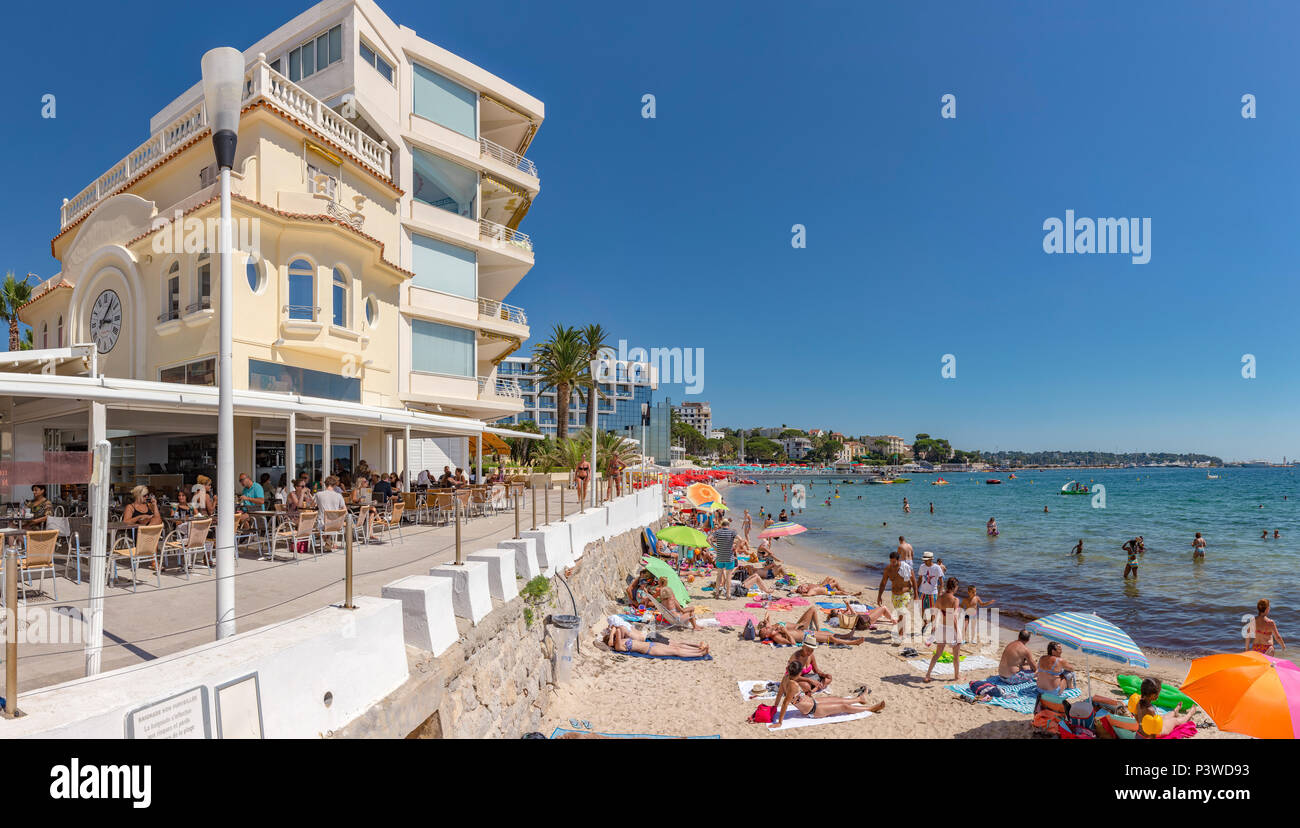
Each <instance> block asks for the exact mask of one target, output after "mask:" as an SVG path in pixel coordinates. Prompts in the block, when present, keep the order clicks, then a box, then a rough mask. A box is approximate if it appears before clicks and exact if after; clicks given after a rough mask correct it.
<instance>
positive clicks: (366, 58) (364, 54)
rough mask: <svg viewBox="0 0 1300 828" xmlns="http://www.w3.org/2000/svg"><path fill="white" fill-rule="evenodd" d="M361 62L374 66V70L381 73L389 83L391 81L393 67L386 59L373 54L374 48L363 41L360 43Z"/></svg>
mask: <svg viewBox="0 0 1300 828" xmlns="http://www.w3.org/2000/svg"><path fill="white" fill-rule="evenodd" d="M361 62H362V63H368V64H370V65H371V66H373V67H375V71H376V72H378V73H379V74H381V75H383V76H384V80H386V81H388V82H389V83H392V82H393V67H392V66H390V65H389V63H388V61H386V60H384V59H383V58H381V57H380V56H379V55H377V54H375V50H374V49H371V48H370V47H369V46H367V45H366V44H365V41H362V43H361Z"/></svg>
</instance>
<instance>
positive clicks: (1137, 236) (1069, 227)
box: [1043, 210, 1151, 264]
mask: <svg viewBox="0 0 1300 828" xmlns="http://www.w3.org/2000/svg"><path fill="white" fill-rule="evenodd" d="M1043 229H1044V230H1046V231H1047V235H1045V236H1043V252H1044V253H1049V254H1050V253H1121V254H1124V255H1131V256H1132V259H1133V264H1146V263H1147V262H1149V261H1151V219H1150V218H1149V217H1147V218H1140V219H1139V218H1099V219H1090V218H1087V217H1086V216H1084V217H1080V218H1077V219H1076V218H1075V217H1074V211H1073V210H1066V211H1065V220H1064V221H1062V220H1061V219H1059V218H1056V217H1055V216H1050V217H1048V218H1047V219H1045V220H1044V221H1043Z"/></svg>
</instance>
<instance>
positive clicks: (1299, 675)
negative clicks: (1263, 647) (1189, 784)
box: [1180, 650, 1300, 739]
mask: <svg viewBox="0 0 1300 828" xmlns="http://www.w3.org/2000/svg"><path fill="white" fill-rule="evenodd" d="M1180 689H1181V690H1182V691H1183V695H1185V696H1187V697H1188V698H1190V699H1191V700H1192V701H1194V702H1196V704H1197V705H1198V706H1200V708H1201V709H1202V710H1204V711H1205V713H1206V715H1208V716H1209V717H1210V718H1211V719H1213V720H1214V724H1215V726H1216V727H1218V728H1219V730H1228V731H1232V732H1233V733H1244V734H1246V735H1247V736H1254V737H1255V738H1257V739H1295V738H1300V668H1298V667H1296V666H1295V665H1294V664H1292V663H1291V662H1289V661H1285V660H1283V659H1280V658H1272V657H1271V656H1266V655H1264V654H1263V653H1257V652H1255V651H1253V650H1251V651H1247V652H1244V653H1222V654H1220V655H1212V656H1206V657H1204V658H1198V659H1196V660H1194V661H1193V662H1192V666H1191V669H1190V670H1188V672H1187V680H1186V681H1184V682H1183V686H1182V687H1181V688H1180Z"/></svg>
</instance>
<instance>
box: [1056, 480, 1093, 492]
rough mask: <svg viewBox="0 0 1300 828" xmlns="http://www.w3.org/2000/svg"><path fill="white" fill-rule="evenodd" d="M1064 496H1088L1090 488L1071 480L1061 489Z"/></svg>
mask: <svg viewBox="0 0 1300 828" xmlns="http://www.w3.org/2000/svg"><path fill="white" fill-rule="evenodd" d="M1061 494H1063V495H1086V494H1089V491H1088V487H1087V486H1086V485H1084V484H1081V483H1079V482H1078V481H1077V480H1071V481H1070V482H1069V483H1066V484H1065V485H1064V486H1062V487H1061Z"/></svg>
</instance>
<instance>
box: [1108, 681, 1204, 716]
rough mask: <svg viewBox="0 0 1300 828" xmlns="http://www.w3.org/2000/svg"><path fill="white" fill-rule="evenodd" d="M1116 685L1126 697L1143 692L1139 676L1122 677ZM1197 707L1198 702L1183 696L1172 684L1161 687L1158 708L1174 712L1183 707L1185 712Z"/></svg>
mask: <svg viewBox="0 0 1300 828" xmlns="http://www.w3.org/2000/svg"><path fill="white" fill-rule="evenodd" d="M1115 683H1116V684H1118V685H1119V688H1120V689H1121V690H1123V691H1124V695H1125V696H1131V695H1133V694H1134V693H1138V692H1141V688H1142V679H1141V678H1139V677H1138V676H1120V677H1119V678H1117V679H1116V680H1115ZM1195 705H1196V702H1194V701H1192V700H1191V699H1189V698H1188V697H1187V696H1185V695H1183V691H1181V690H1179V689H1178V688H1177V687H1174V686H1173V685H1172V684H1161V685H1160V695H1159V696H1157V697H1156V707H1163V708H1165V709H1166V710H1173V709H1174V708H1175V707H1179V706H1181V707H1182V708H1183V710H1190V709H1192V707H1194V706H1195Z"/></svg>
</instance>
